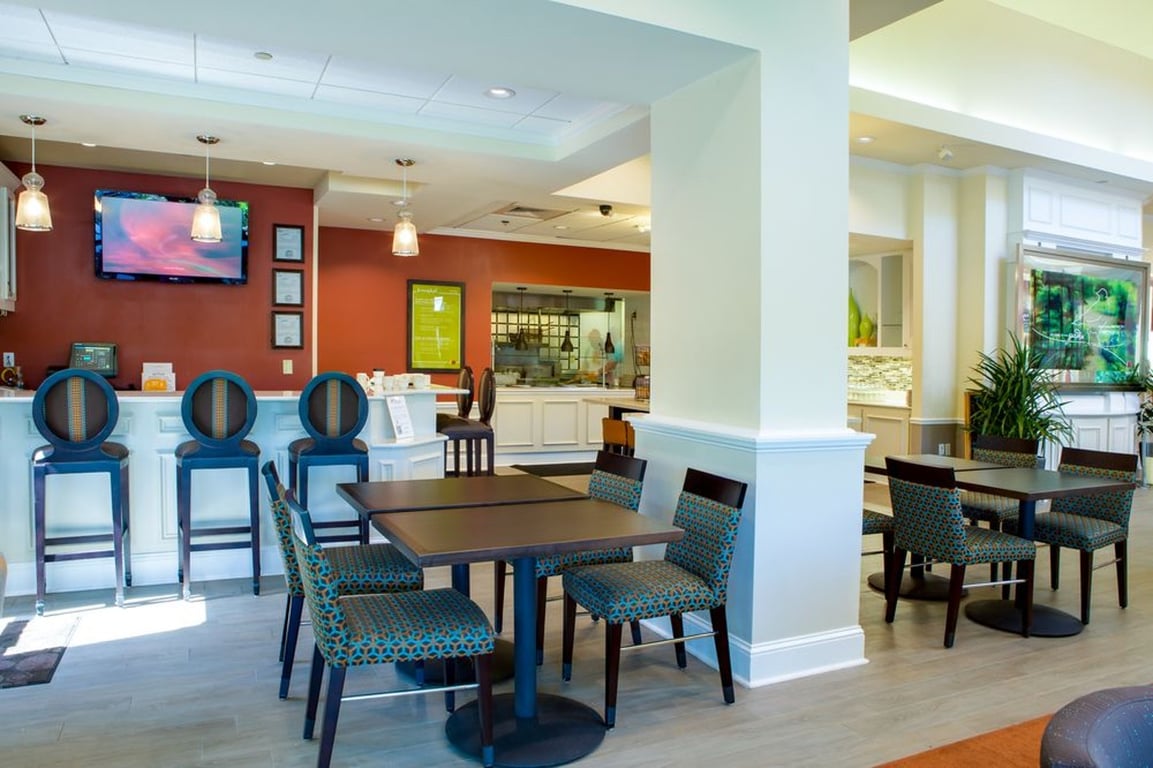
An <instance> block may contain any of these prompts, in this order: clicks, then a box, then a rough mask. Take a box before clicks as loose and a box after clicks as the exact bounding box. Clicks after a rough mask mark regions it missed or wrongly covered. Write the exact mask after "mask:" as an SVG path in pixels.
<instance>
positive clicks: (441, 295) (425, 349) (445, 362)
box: [408, 280, 464, 372]
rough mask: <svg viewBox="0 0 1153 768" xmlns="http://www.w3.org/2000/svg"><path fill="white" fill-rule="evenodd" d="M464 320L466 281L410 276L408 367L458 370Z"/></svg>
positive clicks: (461, 355)
mask: <svg viewBox="0 0 1153 768" xmlns="http://www.w3.org/2000/svg"><path fill="white" fill-rule="evenodd" d="M463 320H464V283H448V282H439V281H435V280H409V281H408V370H410V371H428V372H432V371H456V370H459V369H460V366H461V360H462V359H463V358H464V325H463Z"/></svg>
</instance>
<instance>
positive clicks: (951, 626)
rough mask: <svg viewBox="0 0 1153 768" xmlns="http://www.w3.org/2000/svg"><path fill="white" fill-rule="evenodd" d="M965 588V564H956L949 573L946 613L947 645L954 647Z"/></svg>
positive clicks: (947, 646)
mask: <svg viewBox="0 0 1153 768" xmlns="http://www.w3.org/2000/svg"><path fill="white" fill-rule="evenodd" d="M964 588H965V566H963V565H954V566H953V567H952V569H950V573H949V609H948V611H947V612H946V614H945V647H946V648H952V647H953V639H954V638H955V637H956V635H957V615H958V614H960V612H961V591H962V590H963V589H964Z"/></svg>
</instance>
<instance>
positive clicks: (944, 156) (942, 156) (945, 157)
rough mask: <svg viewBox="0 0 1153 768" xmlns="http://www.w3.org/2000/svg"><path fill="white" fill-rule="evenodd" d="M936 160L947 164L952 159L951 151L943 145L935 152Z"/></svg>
mask: <svg viewBox="0 0 1153 768" xmlns="http://www.w3.org/2000/svg"><path fill="white" fill-rule="evenodd" d="M937 159H938V160H941V161H943V162H946V163H947V162H949V161H950V160H952V159H953V150H951V149H949V148H948V147H946V146H945V145H944V144H942V145H941V148H940V149H938V150H937Z"/></svg>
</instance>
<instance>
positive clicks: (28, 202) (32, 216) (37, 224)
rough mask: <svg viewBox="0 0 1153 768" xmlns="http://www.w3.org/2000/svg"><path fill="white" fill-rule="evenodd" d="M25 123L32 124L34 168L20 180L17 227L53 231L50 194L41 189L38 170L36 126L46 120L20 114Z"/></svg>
mask: <svg viewBox="0 0 1153 768" xmlns="http://www.w3.org/2000/svg"><path fill="white" fill-rule="evenodd" d="M20 119H21V120H22V121H23V122H24V124H25V125H30V126H32V170H30V171H29V172H28V173H26V174H24V178H22V179H21V180H20V181H22V182H23V183H24V190H23V191H22V192H21V193H20V197H19V198H18V199H17V201H16V228H17V229H23V230H26V231H28V232H51V231H52V211H51V210H49V208H48V196H47V195H46V194H44V193H43V192H42V191H41V189H42V188H43V187H44V177H43V176H41V175H40V174H38V173H37V172H36V126H38V125H44V123H45V122H46V121H45V119H44V118H43V117H40V116H39V115H20Z"/></svg>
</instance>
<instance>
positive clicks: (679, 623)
mask: <svg viewBox="0 0 1153 768" xmlns="http://www.w3.org/2000/svg"><path fill="white" fill-rule="evenodd" d="M669 625H670V626H671V627H672V630H673V637H684V636H685V620H684V618H683V617H682V616H681V615H680V614H679V613H674V614H672V615H671V616H669ZM673 649H674V650H675V651H676V654H677V666H678V667H680V668H681V669H684V668H685V667H687V666H688V664H689V662H688V660H687V659H686V658H685V644H684V643H673Z"/></svg>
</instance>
